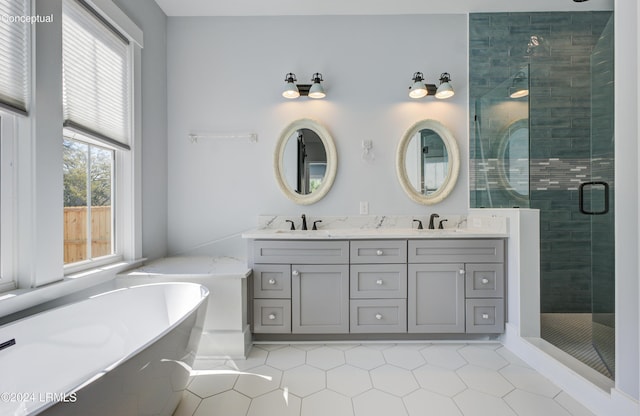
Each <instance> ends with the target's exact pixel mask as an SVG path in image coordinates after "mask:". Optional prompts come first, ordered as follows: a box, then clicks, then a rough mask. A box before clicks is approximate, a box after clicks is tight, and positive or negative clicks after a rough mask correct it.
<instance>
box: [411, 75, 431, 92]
mask: <svg viewBox="0 0 640 416" xmlns="http://www.w3.org/2000/svg"><path fill="white" fill-rule="evenodd" d="M412 80H413V84H412V85H411V86H410V87H409V97H411V98H422V97H426V96H427V95H429V91H428V90H427V86H426V85H424V82H423V81H424V75H422V72H416V73H414V74H413V78H412Z"/></svg>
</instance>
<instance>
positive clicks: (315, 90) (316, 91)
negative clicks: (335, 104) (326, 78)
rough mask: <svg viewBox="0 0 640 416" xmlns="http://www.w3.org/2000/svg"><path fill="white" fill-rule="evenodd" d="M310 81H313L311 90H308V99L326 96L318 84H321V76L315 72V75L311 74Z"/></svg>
mask: <svg viewBox="0 0 640 416" xmlns="http://www.w3.org/2000/svg"><path fill="white" fill-rule="evenodd" d="M311 81H313V84H311V88H310V89H309V97H311V98H324V97H326V96H327V94H325V92H324V88H322V84H320V83H321V82H322V74H321V73H319V72H316V73H315V74H313V77H311Z"/></svg>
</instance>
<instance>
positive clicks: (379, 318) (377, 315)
mask: <svg viewBox="0 0 640 416" xmlns="http://www.w3.org/2000/svg"><path fill="white" fill-rule="evenodd" d="M376 319H377V320H378V321H379V320H381V319H382V315H381V314H379V313H377V314H376Z"/></svg>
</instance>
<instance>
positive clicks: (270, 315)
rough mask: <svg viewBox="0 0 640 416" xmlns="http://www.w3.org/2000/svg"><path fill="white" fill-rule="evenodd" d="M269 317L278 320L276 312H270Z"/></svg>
mask: <svg viewBox="0 0 640 416" xmlns="http://www.w3.org/2000/svg"><path fill="white" fill-rule="evenodd" d="M269 319H270V320H271V321H275V320H276V314H275V313H270V314H269Z"/></svg>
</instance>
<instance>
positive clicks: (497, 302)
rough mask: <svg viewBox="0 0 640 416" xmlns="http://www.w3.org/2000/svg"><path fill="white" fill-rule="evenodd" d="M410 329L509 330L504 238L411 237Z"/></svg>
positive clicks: (454, 330) (454, 331)
mask: <svg viewBox="0 0 640 416" xmlns="http://www.w3.org/2000/svg"><path fill="white" fill-rule="evenodd" d="M408 261H409V272H408V273H409V274H408V283H409V285H408V293H409V296H408V299H407V311H408V316H407V322H408V331H409V332H416V333H419V332H430V333H465V332H466V333H501V332H504V321H505V312H504V309H505V308H504V240H502V239H495V240H487V239H484V240H472V239H451V240H445V239H442V240H410V241H409V245H408Z"/></svg>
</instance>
